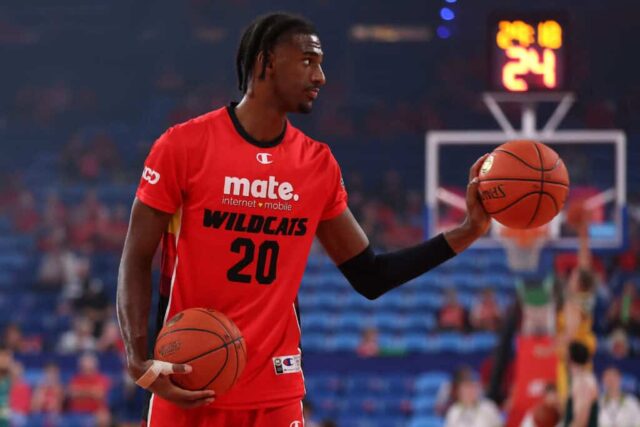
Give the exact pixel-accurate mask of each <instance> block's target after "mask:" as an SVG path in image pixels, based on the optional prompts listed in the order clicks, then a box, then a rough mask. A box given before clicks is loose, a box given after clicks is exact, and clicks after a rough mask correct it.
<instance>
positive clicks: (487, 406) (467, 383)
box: [445, 374, 503, 427]
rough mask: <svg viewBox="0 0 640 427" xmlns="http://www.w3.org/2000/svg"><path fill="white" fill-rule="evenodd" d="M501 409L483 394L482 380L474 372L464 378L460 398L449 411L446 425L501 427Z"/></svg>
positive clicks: (459, 393)
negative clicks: (483, 396)
mask: <svg viewBox="0 0 640 427" xmlns="http://www.w3.org/2000/svg"><path fill="white" fill-rule="evenodd" d="M502 425H503V422H502V419H501V417H500V411H499V410H498V407H497V406H496V404H495V403H493V402H492V401H490V400H488V399H484V398H482V396H481V387H480V382H479V381H478V378H477V375H475V374H472V375H469V376H466V377H465V378H463V379H462V381H461V382H460V385H459V390H458V399H457V401H456V403H454V404H453V406H452V407H451V408H449V410H448V411H447V416H446V417H445V427H501V426H502Z"/></svg>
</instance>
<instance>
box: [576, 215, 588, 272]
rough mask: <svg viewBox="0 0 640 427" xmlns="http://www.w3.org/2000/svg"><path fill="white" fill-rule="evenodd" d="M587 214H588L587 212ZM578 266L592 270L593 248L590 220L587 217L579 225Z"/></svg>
mask: <svg viewBox="0 0 640 427" xmlns="http://www.w3.org/2000/svg"><path fill="white" fill-rule="evenodd" d="M585 216H586V214H585ZM578 242H579V247H578V267H579V268H581V269H582V270H591V250H590V249H589V222H588V221H587V219H585V220H584V223H583V224H581V225H580V226H579V227H578Z"/></svg>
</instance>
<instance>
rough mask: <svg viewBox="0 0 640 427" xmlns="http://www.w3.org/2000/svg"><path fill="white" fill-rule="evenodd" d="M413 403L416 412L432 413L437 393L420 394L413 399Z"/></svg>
mask: <svg viewBox="0 0 640 427" xmlns="http://www.w3.org/2000/svg"><path fill="white" fill-rule="evenodd" d="M412 404H413V411H414V413H416V414H423V415H427V414H431V413H433V408H434V407H435V405H436V394H435V393H428V394H419V395H418V396H417V397H415V398H414V399H413V402H412Z"/></svg>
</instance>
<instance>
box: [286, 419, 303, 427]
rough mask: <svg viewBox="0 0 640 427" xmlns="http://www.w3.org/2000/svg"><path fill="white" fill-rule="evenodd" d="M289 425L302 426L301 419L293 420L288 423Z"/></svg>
mask: <svg viewBox="0 0 640 427" xmlns="http://www.w3.org/2000/svg"><path fill="white" fill-rule="evenodd" d="M289 427H302V421H298V420H295V421H293V422H292V423H291V424H289Z"/></svg>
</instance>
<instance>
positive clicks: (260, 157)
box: [256, 153, 273, 165]
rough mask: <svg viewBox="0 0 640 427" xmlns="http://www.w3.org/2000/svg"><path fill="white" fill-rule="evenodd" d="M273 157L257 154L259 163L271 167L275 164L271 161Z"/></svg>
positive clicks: (268, 154)
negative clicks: (270, 165)
mask: <svg viewBox="0 0 640 427" xmlns="http://www.w3.org/2000/svg"><path fill="white" fill-rule="evenodd" d="M271 157H272V155H271V154H270V153H258V154H256V160H258V162H259V163H262V164H263V165H269V164H271V163H273V160H271Z"/></svg>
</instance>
